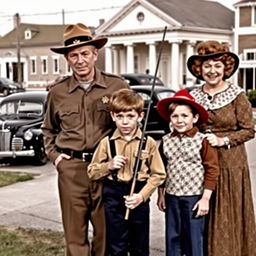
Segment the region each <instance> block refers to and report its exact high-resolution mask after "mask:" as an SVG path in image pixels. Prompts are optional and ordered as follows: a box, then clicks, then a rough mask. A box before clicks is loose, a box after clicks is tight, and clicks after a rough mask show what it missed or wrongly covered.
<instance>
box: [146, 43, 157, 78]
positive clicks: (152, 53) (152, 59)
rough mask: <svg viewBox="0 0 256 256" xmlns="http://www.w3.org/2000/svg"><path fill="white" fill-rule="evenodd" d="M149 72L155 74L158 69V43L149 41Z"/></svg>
mask: <svg viewBox="0 0 256 256" xmlns="http://www.w3.org/2000/svg"><path fill="white" fill-rule="evenodd" d="M148 45H149V52H148V55H149V60H148V62H149V73H150V74H151V75H154V74H155V69H156V45H155V43H149V44H148Z"/></svg>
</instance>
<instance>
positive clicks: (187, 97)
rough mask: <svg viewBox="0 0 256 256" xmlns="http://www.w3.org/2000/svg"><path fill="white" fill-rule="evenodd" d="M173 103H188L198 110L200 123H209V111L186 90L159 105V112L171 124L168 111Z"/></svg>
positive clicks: (160, 102) (161, 101)
mask: <svg viewBox="0 0 256 256" xmlns="http://www.w3.org/2000/svg"><path fill="white" fill-rule="evenodd" d="M172 102H181V103H182V102H186V103H188V104H189V105H191V106H192V107H193V108H195V109H196V110H197V112H198V114H199V120H198V123H205V122H207V121H208V112H207V110H206V109H205V108H204V107H203V106H202V105H200V104H199V103H197V102H196V101H195V99H194V97H193V96H192V95H191V94H190V93H189V91H188V90H186V89H183V90H180V91H178V92H176V93H175V94H174V96H173V97H169V98H165V99H163V100H160V101H159V102H158V103H157V111H158V113H159V114H160V116H161V117H162V118H163V119H165V120H166V121H168V122H170V113H169V111H168V107H169V105H170V104H171V103H172Z"/></svg>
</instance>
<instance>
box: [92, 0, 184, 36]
mask: <svg viewBox="0 0 256 256" xmlns="http://www.w3.org/2000/svg"><path fill="white" fill-rule="evenodd" d="M180 25H181V24H180V23H179V22H177V21H176V20H174V19H172V18H171V17H169V16H168V15H167V14H166V13H164V12H162V11H161V10H159V9H157V8H156V7H155V6H153V5H152V4H150V3H148V2H147V1H145V0H134V1H132V2H131V3H130V4H129V5H127V6H126V7H124V8H123V9H122V10H121V11H120V12H118V13H117V14H116V15H115V16H114V17H113V18H112V19H110V20H109V21H108V22H106V23H105V24H103V25H102V26H101V27H99V29H97V32H96V33H97V34H116V33H118V32H122V33H125V32H131V28H132V31H136V30H138V31H142V30H146V31H148V30H156V29H162V28H163V27H165V26H168V27H169V28H170V27H179V26H180Z"/></svg>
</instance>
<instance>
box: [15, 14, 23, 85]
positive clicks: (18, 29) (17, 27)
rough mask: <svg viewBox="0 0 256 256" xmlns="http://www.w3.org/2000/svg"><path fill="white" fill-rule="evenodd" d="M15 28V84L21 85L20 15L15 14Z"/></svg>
mask: <svg viewBox="0 0 256 256" xmlns="http://www.w3.org/2000/svg"><path fill="white" fill-rule="evenodd" d="M14 20H15V28H16V41H17V42H16V49H17V82H18V83H20V84H22V81H21V62H20V15H19V13H16V14H15V16H14Z"/></svg>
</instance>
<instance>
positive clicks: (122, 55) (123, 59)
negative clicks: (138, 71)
mask: <svg viewBox="0 0 256 256" xmlns="http://www.w3.org/2000/svg"><path fill="white" fill-rule="evenodd" d="M119 52H120V54H119V63H120V70H119V71H120V74H122V73H126V55H125V49H124V48H122V49H120V51H119Z"/></svg>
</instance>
